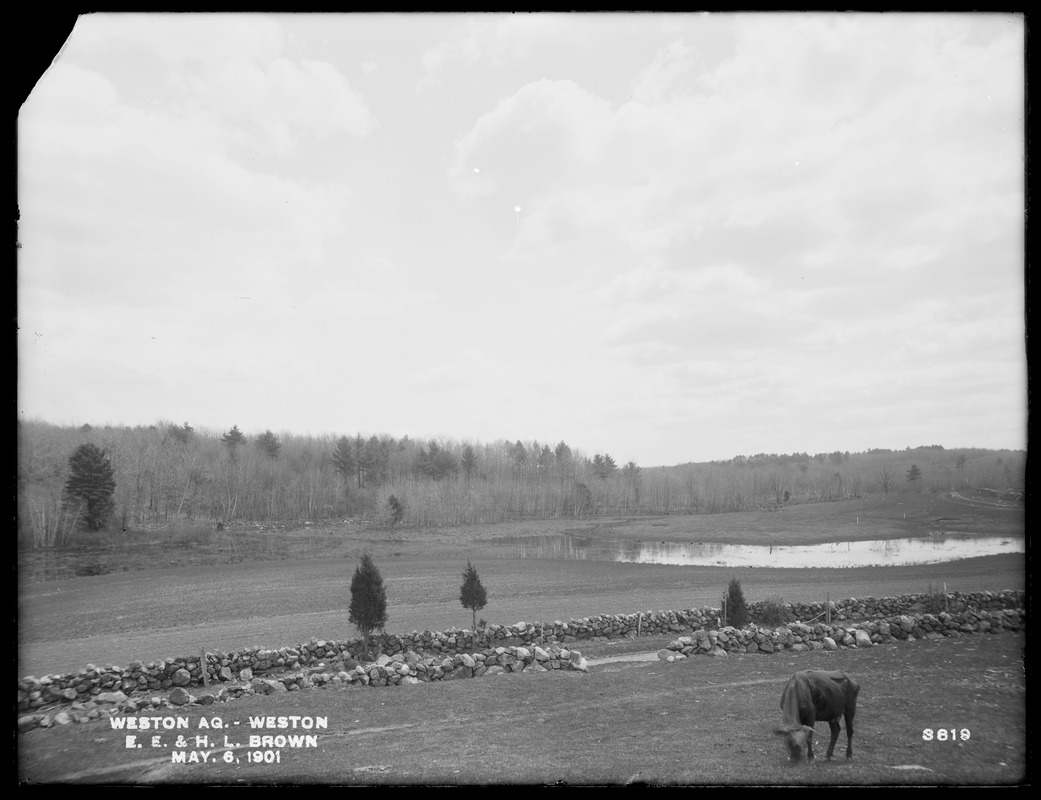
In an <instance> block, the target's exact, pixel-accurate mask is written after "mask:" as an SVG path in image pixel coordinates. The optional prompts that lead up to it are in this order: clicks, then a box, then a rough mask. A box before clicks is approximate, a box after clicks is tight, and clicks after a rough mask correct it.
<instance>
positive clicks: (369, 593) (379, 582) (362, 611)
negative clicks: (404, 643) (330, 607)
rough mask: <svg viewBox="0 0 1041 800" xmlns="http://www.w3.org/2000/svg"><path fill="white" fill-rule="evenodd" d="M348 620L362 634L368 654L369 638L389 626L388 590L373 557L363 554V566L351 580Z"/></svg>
mask: <svg viewBox="0 0 1041 800" xmlns="http://www.w3.org/2000/svg"><path fill="white" fill-rule="evenodd" d="M347 619H348V620H349V621H350V622H351V624H353V625H354V626H355V627H356V628H357V629H358V631H359V633H361V635H362V638H363V639H364V640H365V648H366V652H367V651H368V647H369V636H370V635H371V634H372V632H373V631H374V630H377V629H380V628H383V626H384V625H386V624H387V590H386V589H385V588H384V586H383V576H382V575H380V571H379V569H378V568H377V566H376V564H375V562H373V560H372V556H370V555H369V554H368V553H362V556H361V564H359V565H358V567H357V568H356V569H355V570H354V577H353V578H351V605H350V609H349V611H348V614H347Z"/></svg>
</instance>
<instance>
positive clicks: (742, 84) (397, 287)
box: [18, 14, 1026, 466]
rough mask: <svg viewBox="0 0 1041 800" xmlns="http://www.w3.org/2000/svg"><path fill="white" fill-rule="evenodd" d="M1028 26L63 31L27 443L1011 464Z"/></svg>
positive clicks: (860, 18)
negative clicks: (61, 435) (904, 458)
mask: <svg viewBox="0 0 1041 800" xmlns="http://www.w3.org/2000/svg"><path fill="white" fill-rule="evenodd" d="M1024 91H1025V89H1024V24H1023V18H1022V17H1020V16H1016V15H1007V14H982V15H953V14H938V15H899V14H886V15H859V14H841V15H833V14H787V15H765V14H747V15H729V14H723V15H711V16H710V15H702V14H691V15H658V14H648V15H638V16H637V15H555V14H535V15H477V14H461V15H407V16H403V15H392V14H387V15H265V14H250V15H165V14H146V15H136V14H135V15H124V14H95V15H89V16H83V17H81V18H80V19H79V20H78V22H77V23H76V26H75V29H74V31H73V33H72V35H71V37H70V39H69V40H68V42H67V43H66V45H65V46H64V48H63V49H62V50H61V52H60V53H58V54H56V58H55V60H54V63H53V65H52V66H51V68H50V69H49V70H48V71H47V72H46V73H45V74H43V75H42V76H41V77H40V80H39V83H38V84H37V85H36V88H35V89H34V90H33V92H32V94H31V95H30V96H29V99H28V101H27V102H26V104H25V105H24V106H23V107H22V110H21V113H20V116H19V126H18V148H19V156H18V167H19V182H18V194H19V204H20V213H21V224H20V230H19V240H20V242H21V245H22V248H21V250H20V251H19V263H18V325H19V332H18V355H19V391H18V403H19V416H20V418H22V419H38V420H46V421H48V422H54V423H72V424H81V423H84V422H89V423H91V424H94V425H102V424H106V423H107V424H113V425H115V424H130V425H136V424H149V423H154V422H156V421H158V420H165V421H171V422H176V423H182V422H185V421H187V422H189V423H190V424H191V425H193V426H195V427H197V428H202V429H211V430H214V431H225V430H227V429H228V428H230V427H231V426H232V425H238V426H239V428H240V429H242V430H243V431H244V432H247V433H251V432H252V433H255V432H260V431H263V430H264V429H267V428H270V429H272V430H274V431H276V432H290V433H297V434H308V433H310V434H326V433H328V434H336V435H340V434H343V433H350V434H354V433H358V432H361V433H363V434H365V435H370V434H373V433H376V434H380V433H386V434H389V435H392V436H394V437H398V438H400V437H402V436H405V435H408V436H410V437H412V438H423V439H426V438H447V439H454V440H470V441H480V442H482V443H489V442H492V441H495V440H497V439H500V438H505V439H509V440H511V441H512V440H516V439H522V440H524V441H530V440H532V439H537V440H539V441H540V442H542V443H549V444H551V445H552V444H555V443H556V442H558V441H560V440H565V441H566V442H567V443H568V444H570V445H571V446H572V448H574V449H578V450H581V451H582V452H584V453H585V454H586V455H591V454H592V453H594V452H607V453H609V454H610V455H611V456H612V457H614V459H615V461H616V462H617V463H619V464H623V463H625V462H627V461H628V460H630V459H633V460H635V461H636V462H637V463H638V464H640V465H641V466H654V465H659V464H675V463H681V462H686V461H703V460H709V459H722V458H730V457H732V456H734V455H737V454H753V453H759V452H767V453H770V452H776V453H781V452H795V451H808V452H810V453H815V452H824V451H828V452H830V451H833V450H843V451H845V450H849V451H859V450H865V449H867V448H871V447H892V448H903V447H905V446H908V445H910V446H912V447H913V446H917V445H920V444H934V443H935V444H942V445H944V446H946V447H957V446H976V447H993V448H1025V447H1026V355H1025V344H1024V340H1025V322H1024V276H1025V271H1024V270H1025V267H1024V209H1025V190H1024V169H1025V167H1024Z"/></svg>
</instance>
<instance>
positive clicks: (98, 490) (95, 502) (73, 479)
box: [65, 444, 116, 531]
mask: <svg viewBox="0 0 1041 800" xmlns="http://www.w3.org/2000/svg"><path fill="white" fill-rule="evenodd" d="M115 491H116V479H115V477H114V475H113V472H112V464H111V463H110V462H109V460H108V457H107V456H106V455H105V451H104V450H102V449H100V448H99V447H97V446H96V445H93V444H82V445H80V446H79V447H77V448H76V450H75V451H74V452H73V454H72V455H71V456H69V479H68V480H67V481H66V482H65V492H66V493H67V494H68V495H69V497H71V498H74V499H75V500H78V501H79V502H81V503H82V504H83V506H84V513H83V522H84V524H85V525H86V526H87V529H88V530H92V531H100V530H101V529H102V528H104V527H105V524H106V523H107V522H108V518H109V517H110V516H111V515H112V511H113V509H114V508H115V503H113V501H112V495H113V493H114V492H115Z"/></svg>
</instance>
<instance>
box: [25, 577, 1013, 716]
mask: <svg viewBox="0 0 1041 800" xmlns="http://www.w3.org/2000/svg"><path fill="white" fill-rule="evenodd" d="M930 603H932V604H935V596H932V595H905V596H903V597H890V598H877V599H876V598H861V599H855V598H850V599H848V600H843V601H838V602H832V603H831V620H832V621H831V623H830V624H828V623H825V622H822V621H821V620H820V617H821V616H822V615H823V614H825V612H826V608H825V604H824V603H809V604H786V610H787V611H788V613H789V614H791V615H792V616H793V617H795V618H796V619H797V620H800V621H797V622H791V623H788V624H787V625H783V626H779V627H777V628H776V629H769V628H763V627H759V626H756V625H750V626H747V627H746V628H744V629H742V630H735V629H734V628H731V627H725V628H722V629H720V626H719V622H720V610H719V609H716V608H700V609H689V610H686V611H648V612H638V613H635V614H606V615H599V616H596V617H587V618H583V619H577V620H574V619H573V620H569V621H568V622H561V621H555V622H553V623H539V624H537V625H536V624H532V623H527V622H518V623H517V624H516V625H488V626H486V627H485V628H484V629H483V630H481V631H477V632H474V631H466V630H457V629H449V630H447V631H437V632H434V631H422V632H418V631H413V632H412V633H410V634H403V635H387V636H373V637H371V638H370V640H369V642H368V646H366V643H365V642H364V641H362V640H361V639H353V640H350V641H332V640H318V639H312V640H311V641H309V642H307V643H304V644H300V645H297V646H295V647H282V648H278V649H266V648H261V647H249V648H245V649H242V650H238V651H235V652H231V653H223V652H212V653H207V654H206V659H205V666H206V674H207V682H208V683H209V684H210V685H212V687H213V689H212V690H207V691H206V692H205V695H206V696H208V697H210V698H215V697H216V698H217V699H221V696H222V694H227V693H228V692H229V691H230V692H233V693H234V692H241V691H245V690H248V691H252V692H255V691H261V692H267V691H282V690H285V691H296V690H299V689H301V688H304V687H307V686H321V685H324V684H326V683H341V684H350V685H359V686H362V685H368V686H373V685H376V686H385V685H394V684H401V683H406V684H407V683H419V682H424V681H431V680H446V679H454V678H463V677H466V678H469V677H480V676H481V675H484V674H495V673H496V672H519V671H522V670H527V669H535V670H541V669H582V668H584V659H582V658H581V655H580V654H578V653H577V652H576V651H574V650H573V648H569V645H571V644H572V643H574V642H577V641H582V640H590V639H595V638H605V637H608V638H609V637H635V636H637V635H639V636H662V635H670V634H673V633H677V634H685V635H682V636H680V637H679V638H678V639H676V640H675V641H673V642H672V644H670V645H669V647H668V648H666V650H667V655H666V656H665V658H667V659H668V658H676V657H685V656H688V655H691V654H697V653H713V654H716V655H718V654H720V653H732V652H738V651H741V652H763V653H771V652H775V651H777V650H794V651H799V650H808V649H822V648H824V649H834V648H837V647H863V646H869V645H872V644H878V643H886V642H891V641H894V640H898V639H908V638H912V637H914V638H936V637H941V636H951V635H961V634H963V633H969V632H981V633H982V632H988V631H990V632H994V631H998V630H1019V629H1021V628H1022V627H1024V625H1025V611H1023V610H1022V609H1023V603H1024V593H1023V592H1022V591H1005V592H978V593H971V594H962V593H951V594H948V595H947V601H946V605H949V607H950V608H951V612H952V613H949V614H948V613H946V612H943V613H940V614H938V615H933V614H930V613H922V611H921V609H922V608H924V607H926V606H927V605H928V604H930ZM761 610H762V604H761V603H754V604H752V605H751V607H750V612H751V614H752V616H753V618H755V616H756V615H757V614H758V613H760V612H761ZM814 617H817V618H818V619H817V620H814ZM802 620H806V622H803V621H802ZM852 620H860V621H857V622H853V621H852ZM840 623H845V624H840ZM547 642H549V643H550V644H546V643H547ZM663 652H664V651H663ZM363 654H372V659H371V660H369V659H367V662H368V663H367V664H362V663H360V662H359V659H360V658H361V657H362V656H363ZM202 675H203V674H202V658H201V654H200V655H195V656H187V657H181V658H167V659H165V660H164V661H158V662H149V663H147V664H146V663H143V662H140V661H135V662H132V663H131V664H130V665H129V666H128V667H126V668H122V667H116V666H106V667H97V666H95V665H93V664H88V665H87V666H86V667H85V668H83V669H81V670H79V671H78V672H75V673H68V674H64V675H45V676H43V677H42V678H35V677H33V676H27V677H25V678H22V679H21V680H20V681H19V682H18V699H17V708H18V711H19V712H20V713H25V712H33V711H36V710H38V709H41V708H44V707H50V706H55V705H62V704H68V705H70V706H71V705H76V704H79V705H81V706H82V705H83V704H84V703H86V702H97V701H99V700H100V701H112V702H115V701H118V702H120V703H122V704H123V705H124V706H125V705H126V702H125V701H128V700H129V701H130V704H131V705H133V701H132V699H131V698H132V696H134V695H139V696H145V695H151V697H149V699H148V700H147V701H146V702H147V703H152V705H156V703H155V702H152V701H153V700H156V702H160V704H165V703H167V702H168V701H167V699H166V698H158V693H159V692H169V693H170V698H181V699H183V700H184V702H189V700H188V699H187V698H189V697H190V695H189V694H188V692H189V689H191V688H192V687H200V686H203V683H204V682H203V676H202ZM265 676H267V677H265ZM221 686H224V687H225V688H226V691H225V692H223V693H221V692H220V691H219V690H218V689H219V687H221ZM243 687H247V688H245V689H244V688H243ZM177 690H180V691H179V692H178V691H177ZM214 692H217V694H214ZM157 698H158V699H157ZM212 701H213V700H212V699H211V700H210V702H212ZM175 702H176V700H175Z"/></svg>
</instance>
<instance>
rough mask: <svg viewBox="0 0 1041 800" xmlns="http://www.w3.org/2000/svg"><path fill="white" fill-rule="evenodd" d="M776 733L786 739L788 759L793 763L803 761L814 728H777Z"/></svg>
mask: <svg viewBox="0 0 1041 800" xmlns="http://www.w3.org/2000/svg"><path fill="white" fill-rule="evenodd" d="M774 733H776V734H777V735H778V736H783V737H784V743H785V745H787V747H788V757H789V758H790V759H791V760H792V761H802V758H803V754H804V753H805V752H806V745H807V744H808V743H809V742H810V741H811V739H810V737H811V736H813V728H811V727H810V726H809V725H793V726H791V727H790V728H777V729H776V730H775V731H774Z"/></svg>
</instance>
